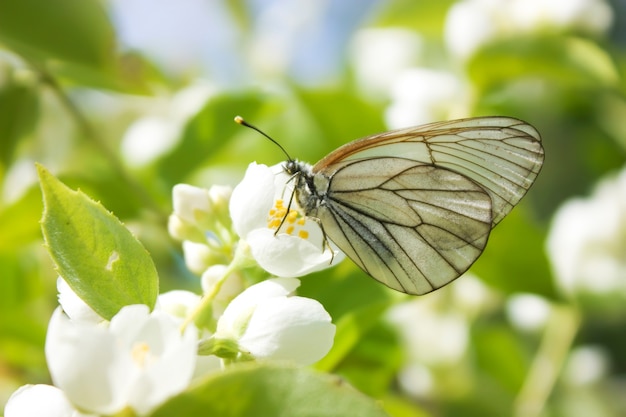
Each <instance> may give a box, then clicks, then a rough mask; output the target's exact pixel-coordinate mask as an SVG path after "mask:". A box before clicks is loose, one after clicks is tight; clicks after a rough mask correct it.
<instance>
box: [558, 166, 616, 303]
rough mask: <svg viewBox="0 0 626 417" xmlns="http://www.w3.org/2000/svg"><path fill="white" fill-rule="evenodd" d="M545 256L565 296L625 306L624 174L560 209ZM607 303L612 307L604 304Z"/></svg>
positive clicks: (606, 181) (606, 180)
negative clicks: (582, 297) (577, 296)
mask: <svg viewBox="0 0 626 417" xmlns="http://www.w3.org/2000/svg"><path fill="white" fill-rule="evenodd" d="M547 252H548V255H549V259H550V261H551V263H552V269H553V271H554V275H555V278H556V281H557V284H558V285H559V286H560V288H561V289H562V290H563V291H564V292H565V293H566V294H569V295H587V296H592V297H598V300H601V301H602V304H604V305H605V306H606V305H607V304H611V305H615V306H618V307H620V306H622V307H623V306H624V305H625V303H624V301H626V256H625V254H626V169H625V170H622V171H621V172H620V173H619V175H617V176H615V177H610V178H607V179H604V180H602V181H601V182H600V183H599V184H598V186H597V187H596V189H595V191H594V192H593V194H592V195H591V196H590V197H589V198H576V199H572V200H570V201H568V202H566V203H565V204H564V205H563V206H561V208H560V209H559V210H558V211H557V212H556V214H555V216H554V219H553V221H552V226H551V228H550V232H549V235H548V240H547ZM611 299H612V300H613V301H614V303H608V301H609V300H611ZM620 308H621V307H620Z"/></svg>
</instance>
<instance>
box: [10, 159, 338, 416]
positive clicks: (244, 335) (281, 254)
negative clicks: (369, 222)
mask: <svg viewBox="0 0 626 417" xmlns="http://www.w3.org/2000/svg"><path fill="white" fill-rule="evenodd" d="M287 182H288V178H287V176H286V175H284V174H283V173H282V169H280V167H279V166H276V167H271V168H269V167H267V166H264V165H257V164H251V165H250V167H249V169H248V171H247V173H246V176H245V178H244V180H243V181H242V182H241V183H240V184H239V185H238V186H237V187H236V188H235V189H234V190H231V189H230V188H228V187H220V186H214V187H211V188H210V189H209V190H205V189H201V188H197V187H192V186H190V185H183V184H181V185H177V186H176V187H175V188H174V190H173V199H174V204H173V206H174V213H173V214H172V216H171V217H170V222H169V231H170V233H171V235H172V236H173V237H175V238H177V239H179V240H182V243H183V250H184V256H185V261H186V264H187V266H188V267H189V269H190V270H191V271H193V272H195V273H197V274H198V275H200V276H201V287H202V290H203V294H202V296H199V295H197V294H194V293H191V292H188V291H182V290H175V291H171V292H168V293H164V294H161V295H160V296H159V298H158V300H157V302H156V307H155V308H154V310H153V311H150V310H149V308H148V306H146V305H143V304H140V305H128V306H125V307H123V308H122V309H121V310H119V312H118V313H117V314H116V315H115V316H113V317H112V318H111V319H110V320H105V319H104V318H102V317H100V316H99V315H98V314H97V313H96V312H95V311H94V310H93V309H92V308H91V307H90V306H89V305H87V304H86V303H85V302H84V301H83V300H82V299H81V298H80V297H79V296H78V295H77V294H76V293H74V292H73V291H72V289H71V288H70V287H69V285H67V283H66V282H65V281H64V280H63V279H62V278H61V277H60V278H59V280H58V284H57V288H58V290H59V302H60V307H58V308H57V309H56V311H55V312H54V314H53V315H52V318H51V319H50V324H49V327H48V333H47V336H46V359H47V362H48V367H49V370H50V374H51V376H52V381H53V384H54V385H27V386H24V387H22V388H20V389H19V390H17V391H16V392H15V393H14V394H13V396H12V397H11V399H10V400H9V402H8V404H7V406H6V409H5V415H6V416H7V417H16V416H26V415H58V416H100V415H113V414H119V413H122V414H125V415H126V414H129V415H146V414H148V413H150V412H151V411H152V410H154V409H155V408H156V407H158V406H159V405H160V404H162V403H163V402H164V401H166V400H167V399H168V398H170V397H172V396H174V395H176V394H178V393H180V392H182V391H184V390H185V389H186V388H187V387H188V386H189V384H190V383H191V382H192V381H193V380H195V378H198V377H201V376H203V375H206V374H207V373H209V372H219V370H220V369H221V368H223V367H225V366H228V365H229V364H230V363H232V362H238V361H251V360H257V361H280V362H288V363H292V364H295V365H301V366H303V365H310V364H312V363H315V362H316V361H318V360H319V359H321V358H322V357H324V356H325V355H326V353H327V352H328V351H329V349H330V347H331V346H332V343H333V339H334V335H335V326H334V325H333V324H332V322H331V317H330V315H329V314H328V313H327V312H326V311H325V309H324V307H323V306H322V305H321V304H320V303H319V302H318V301H316V300H313V299H309V298H305V297H300V296H296V295H294V292H295V290H296V289H297V288H298V286H299V285H300V281H299V280H298V279H296V278H295V277H298V276H302V275H305V274H307V273H309V272H312V271H317V270H320V269H323V268H327V267H329V266H330V265H331V261H332V264H334V263H337V262H339V261H340V260H341V259H342V257H343V255H342V254H341V253H339V252H338V251H336V250H335V249H329V248H328V247H324V246H327V245H325V244H324V243H323V242H324V239H323V236H322V232H321V230H320V228H319V226H318V224H317V223H316V222H314V221H310V220H309V219H307V218H306V217H305V216H303V215H302V213H300V212H299V211H298V207H297V205H296V204H295V202H292V204H289V203H288V201H290V193H291V192H292V191H291V190H289V189H288V185H287ZM286 201H287V203H286ZM254 265H258V266H260V267H261V268H262V269H263V270H265V271H267V272H269V274H271V275H273V276H275V277H274V278H271V277H268V279H265V280H261V281H260V282H259V281H258V275H259V274H253V275H254V276H255V277H256V278H257V280H256V281H255V282H249V279H248V278H247V275H248V274H247V273H246V272H247V270H248V269H250V267H253V266H254Z"/></svg>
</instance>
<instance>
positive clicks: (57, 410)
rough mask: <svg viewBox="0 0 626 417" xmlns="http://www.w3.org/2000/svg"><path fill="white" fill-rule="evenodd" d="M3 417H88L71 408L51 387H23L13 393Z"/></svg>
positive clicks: (54, 388) (64, 398) (61, 393)
mask: <svg viewBox="0 0 626 417" xmlns="http://www.w3.org/2000/svg"><path fill="white" fill-rule="evenodd" d="M4 415H5V417H32V416H46V417H79V416H84V417H88V415H87V414H81V413H79V412H78V411H76V410H75V409H74V407H72V404H71V403H70V402H69V401H68V400H67V398H66V397H65V394H63V391H61V390H60V389H58V388H57V387H53V386H52V385H43V384H41V385H24V386H23V387H20V388H19V389H18V390H17V391H15V392H14V393H13V394H12V395H11V398H9V401H8V402H7V405H6V407H5V408H4Z"/></svg>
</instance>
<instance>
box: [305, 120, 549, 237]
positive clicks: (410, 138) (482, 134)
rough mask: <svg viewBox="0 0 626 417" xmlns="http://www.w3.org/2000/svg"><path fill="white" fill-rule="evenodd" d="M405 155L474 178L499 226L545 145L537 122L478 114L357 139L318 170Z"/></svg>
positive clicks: (521, 193)
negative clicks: (489, 202) (364, 160)
mask: <svg viewBox="0 0 626 417" xmlns="http://www.w3.org/2000/svg"><path fill="white" fill-rule="evenodd" d="M400 155H402V156H403V157H405V158H407V159H411V160H414V161H417V162H421V163H424V164H428V165H432V166H434V167H438V168H446V169H449V170H451V171H454V172H457V173H459V174H461V175H463V176H465V177H467V178H469V179H470V180H472V181H474V182H475V183H476V184H478V185H479V186H480V187H481V188H483V189H484V190H485V191H486V192H487V193H488V194H489V197H490V198H491V201H492V206H493V208H492V212H493V213H492V214H493V218H492V222H493V226H495V225H496V224H498V223H499V222H500V220H502V218H504V216H506V215H507V214H508V213H509V212H510V211H511V209H512V208H513V207H514V206H515V205H516V204H517V203H518V202H519V200H521V198H522V197H523V196H524V194H526V191H527V190H528V189H529V188H530V186H531V185H532V184H533V182H534V181H535V178H536V177H537V175H538V174H539V171H540V169H541V165H542V164H543V158H544V151H543V147H542V146H541V137H540V135H539V133H538V132H537V130H535V128H534V127H532V126H531V125H529V124H527V123H525V122H523V121H521V120H518V119H514V118H510V117H477V118H471V119H461V120H452V121H446V122H436V123H430V124H427V125H423V126H418V127H414V128H408V129H399V130H392V131H389V132H386V133H381V134H378V135H373V136H369V137H366V138H363V139H359V140H356V141H354V142H351V143H348V144H346V145H344V146H342V147H340V148H338V149H336V150H335V151H334V152H332V153H330V154H329V155H328V156H326V157H325V158H324V159H322V160H321V161H319V162H318V163H317V164H316V165H315V166H314V167H313V172H314V173H315V172H321V173H324V175H326V176H332V173H333V172H334V170H336V169H338V168H339V166H340V165H338V163H339V162H342V161H347V160H358V159H368V158H378V157H384V156H390V157H394V156H400Z"/></svg>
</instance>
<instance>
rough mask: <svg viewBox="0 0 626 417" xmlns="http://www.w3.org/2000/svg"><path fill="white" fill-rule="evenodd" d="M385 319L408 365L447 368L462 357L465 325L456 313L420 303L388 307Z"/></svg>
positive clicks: (466, 341) (426, 302)
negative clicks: (396, 333) (394, 330)
mask: <svg viewBox="0 0 626 417" xmlns="http://www.w3.org/2000/svg"><path fill="white" fill-rule="evenodd" d="M439 291H441V290H439ZM416 317H419V320H416ZM387 319H388V321H389V322H390V323H391V324H393V325H394V327H396V328H397V329H398V331H399V333H400V335H401V337H402V339H403V342H404V343H405V345H406V351H407V352H408V353H409V358H408V360H409V362H410V363H411V362H417V363H423V364H426V365H429V366H440V365H447V366H451V365H453V364H455V363H457V362H458V361H459V360H460V359H461V358H462V356H463V355H464V354H465V351H466V349H467V345H468V342H469V322H468V318H467V317H466V316H465V315H464V314H463V313H461V312H460V311H455V310H453V309H445V310H442V309H440V308H438V307H437V305H436V304H434V303H433V302H432V301H429V300H427V299H425V300H422V299H420V300H414V301H410V302H407V303H403V304H398V305H396V306H394V307H392V308H391V309H390V310H389V312H388V315H387ZM433 335H436V337H433Z"/></svg>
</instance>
